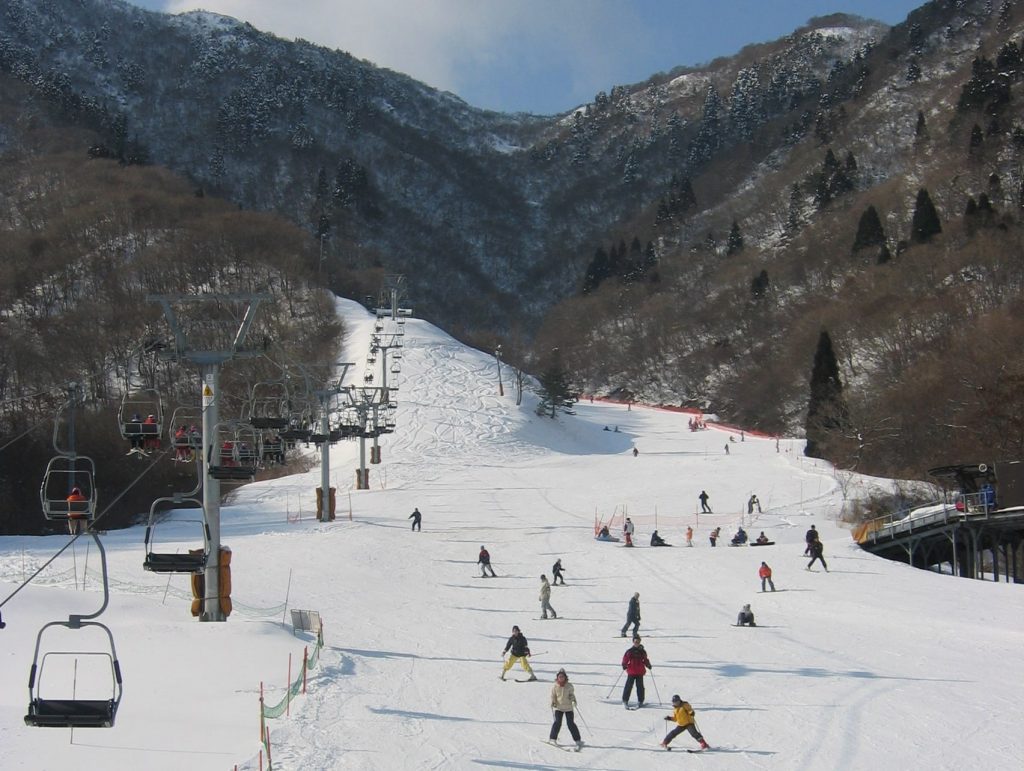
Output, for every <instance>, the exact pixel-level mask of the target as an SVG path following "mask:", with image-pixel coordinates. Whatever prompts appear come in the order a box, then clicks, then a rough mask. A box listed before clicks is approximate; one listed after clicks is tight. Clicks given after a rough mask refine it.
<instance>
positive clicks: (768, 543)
mask: <svg viewBox="0 0 1024 771" xmlns="http://www.w3.org/2000/svg"><path fill="white" fill-rule="evenodd" d="M750 545H751V546H774V545H775V541H765V542H764V543H757V542H756V541H751V542H750Z"/></svg>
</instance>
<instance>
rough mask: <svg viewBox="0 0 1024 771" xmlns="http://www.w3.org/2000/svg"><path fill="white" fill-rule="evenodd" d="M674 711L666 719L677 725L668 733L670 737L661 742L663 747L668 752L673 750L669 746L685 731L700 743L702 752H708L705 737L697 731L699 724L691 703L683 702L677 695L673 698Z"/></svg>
mask: <svg viewBox="0 0 1024 771" xmlns="http://www.w3.org/2000/svg"><path fill="white" fill-rule="evenodd" d="M672 709H673V712H672V714H671V715H666V716H665V719H666V720H674V721H676V723H677V725H676V727H675V728H673V729H672V730H671V731H669V732H668V735H667V736H666V737H665V738H664V740H663V741H662V742H661V746H662V747H664V748H665V749H666V750H669V749H672V748H671V747H669V746H668V745H669V744H670V743H671V742H672V740H673V739H675V738H676V737H677V736H679V734H681V733H682V732H683V731H688V732H689V734H690V736H692V737H693V738H694V739H696V740H697V741H699V742H700V748H701V749H702V750H706V749H707V748H708V743H707V742H706V741H704V737H703V736H701V733H700V731H698V730H697V723H696V721H695V720H694V716H693V707H691V706H690V703H689V702H686V701H683V700H682V699H681V698H679V695H678V694H676V695H675V696H673V697H672Z"/></svg>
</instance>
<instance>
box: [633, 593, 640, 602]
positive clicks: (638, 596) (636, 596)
mask: <svg viewBox="0 0 1024 771" xmlns="http://www.w3.org/2000/svg"><path fill="white" fill-rule="evenodd" d="M633 596H634V597H635V598H636V599H638V600H639V599H640V592H633Z"/></svg>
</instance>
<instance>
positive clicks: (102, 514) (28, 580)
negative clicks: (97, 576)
mask: <svg viewBox="0 0 1024 771" xmlns="http://www.w3.org/2000/svg"><path fill="white" fill-rule="evenodd" d="M0 449H2V448H0ZM169 451H170V448H167V449H165V450H163V451H161V453H160V454H159V455H157V456H156V457H155V458H154V459H153V460H152V462H150V464H149V465H148V466H147V467H146V468H144V469H143V470H142V472H141V473H140V474H139V475H138V476H136V477H135V479H134V480H132V482H131V483H130V484H129V485H128V486H127V487H126V488H124V490H122V491H121V492H120V493H118V495H117V497H116V498H114V499H113V500H112V501H111V502H110V503H108V504H107V506H106V508H105V509H103V511H101V512H100V513H99V514H98V515H96V517H95V518H94V519H93V521H92V522H90V523H89V525H88V527H87V529H86V530H85V531H83V532H81V533H76V534H75V535H74V536H72V538H71V539H70V540H69V541H68V542H67V543H66V544H64V545H63V546H62V547H61V548H60V549H59V550H58V551H57V553H56V554H54V555H53V556H52V557H50V559H48V560H47V561H46V562H44V563H43V564H42V565H41V566H40V568H39V569H38V570H36V572H35V573H33V574H32V575H30V576H29V577H28V578H26V579H25V580H24V581H22V582H21V584H19V586H18V587H17V588H16V589H15V590H14V591H13V592H11V593H10V594H9V595H7V597H6V598H5V599H4V601H3V602H0V608H2V607H3V606H4V605H6V604H7V603H8V602H9V601H10V600H11V599H12V598H13V597H14V595H16V594H17V593H18V592H20V591H21V590H22V589H24V588H25V587H26V586H28V585H29V584H30V583H32V580H33V579H34V578H35V577H36V576H38V575H39V574H40V573H42V572H43V571H44V570H45V569H46V568H47V567H48V566H49V565H50V563H52V562H53V561H54V560H55V559H57V558H58V557H59V556H60V555H61V554H63V553H64V552H65V551H67V549H68V547H69V546H71V544H73V543H74V542H75V541H77V540H78V539H79V538H81V537H82V536H83V535H86V534H90V535H91V534H92V530H93V527H94V526H95V525H96V523H97V522H99V521H100V519H102V518H103V517H105V516H106V515H107V513H108V512H109V511H110V507H111V506H113V505H114V504H115V503H117V502H118V501H119V500H121V498H123V497H124V495H125V493H127V492H128V491H129V490H131V489H132V488H133V487H134V486H135V485H136V484H138V483H139V481H140V480H141V479H142V477H144V476H145V475H146V474H148V473H149V472H150V471H151V470H152V469H153V467H154V466H155V465H156V464H157V463H158V462H160V460H161V459H163V457H164V456H165V455H166V454H167V453H168V452H169Z"/></svg>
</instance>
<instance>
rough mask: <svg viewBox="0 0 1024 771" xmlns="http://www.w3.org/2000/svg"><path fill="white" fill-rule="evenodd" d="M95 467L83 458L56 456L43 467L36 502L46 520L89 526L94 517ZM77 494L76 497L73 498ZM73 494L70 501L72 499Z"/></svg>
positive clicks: (89, 460) (89, 459)
mask: <svg viewBox="0 0 1024 771" xmlns="http://www.w3.org/2000/svg"><path fill="white" fill-rule="evenodd" d="M95 480H96V465H95V464H94V463H93V462H92V459H91V458H88V457H86V456H84V455H56V456H54V457H53V458H51V459H50V462H49V463H47V464H46V471H45V473H44V474H43V482H42V484H41V485H40V487H39V500H40V503H41V504H42V507H43V516H44V517H46V518H47V519H49V520H55V521H67V520H69V519H77V520H85V521H87V522H92V521H93V519H95V517H96V484H95ZM75 490H77V491H78V493H77V494H74V491H75ZM73 494H74V497H72V496H73Z"/></svg>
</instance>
